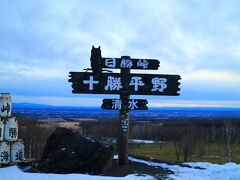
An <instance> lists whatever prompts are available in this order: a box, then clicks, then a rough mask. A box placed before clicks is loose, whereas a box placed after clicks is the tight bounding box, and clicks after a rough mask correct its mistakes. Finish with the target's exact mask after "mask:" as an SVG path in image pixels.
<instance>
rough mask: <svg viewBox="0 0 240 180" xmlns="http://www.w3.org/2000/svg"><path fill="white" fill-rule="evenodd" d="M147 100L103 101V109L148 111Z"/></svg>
mask: <svg viewBox="0 0 240 180" xmlns="http://www.w3.org/2000/svg"><path fill="white" fill-rule="evenodd" d="M147 103H148V102H147V100H146V99H129V100H121V99H103V104H102V107H101V108H102V109H109V110H148V107H147Z"/></svg>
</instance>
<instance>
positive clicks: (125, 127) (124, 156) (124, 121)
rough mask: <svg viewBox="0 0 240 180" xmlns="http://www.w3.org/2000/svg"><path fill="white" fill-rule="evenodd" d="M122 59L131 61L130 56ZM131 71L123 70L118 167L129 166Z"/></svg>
mask: <svg viewBox="0 0 240 180" xmlns="http://www.w3.org/2000/svg"><path fill="white" fill-rule="evenodd" d="M121 58H122V59H123V58H124V59H130V57H129V56H122V57H121ZM129 77H130V69H129V68H126V69H121V80H122V81H121V82H122V86H123V90H124V92H123V93H121V94H120V99H121V100H122V102H123V104H122V109H121V110H120V111H119V123H118V165H119V166H124V165H128V138H129V110H128V101H129V99H130V98H129V97H130V95H129V90H128V88H129V79H130V78H129Z"/></svg>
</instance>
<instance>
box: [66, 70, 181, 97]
mask: <svg viewBox="0 0 240 180" xmlns="http://www.w3.org/2000/svg"><path fill="white" fill-rule="evenodd" d="M69 77H70V79H69V80H68V81H69V82H72V88H73V90H72V92H73V93H78V94H121V93H123V94H129V95H166V96H168V95H169V96H178V95H179V93H178V91H179V90H180V88H179V87H178V86H179V85H180V83H179V82H178V80H180V79H181V78H180V76H179V75H168V74H128V75H127V77H124V80H125V81H124V82H122V81H121V80H122V77H121V74H120V73H102V77H101V80H97V79H95V78H94V75H93V73H89V72H70V75H69ZM123 83H124V84H128V89H126V88H123Z"/></svg>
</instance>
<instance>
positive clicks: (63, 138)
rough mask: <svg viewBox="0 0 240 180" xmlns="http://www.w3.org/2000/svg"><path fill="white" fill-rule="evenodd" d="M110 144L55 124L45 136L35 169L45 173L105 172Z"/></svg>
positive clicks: (109, 164) (109, 157) (111, 153)
mask: <svg viewBox="0 0 240 180" xmlns="http://www.w3.org/2000/svg"><path fill="white" fill-rule="evenodd" d="M113 150H114V148H113V145H112V144H109V143H106V142H103V141H99V140H96V139H93V138H89V137H84V136H81V135H79V134H77V133H74V132H73V131H71V130H69V129H66V128H57V129H56V130H55V131H54V132H53V133H52V134H51V135H50V136H49V138H48V140H47V143H46V145H45V148H44V150H43V153H42V158H41V160H40V164H39V170H40V171H42V172H47V173H90V174H99V173H103V172H105V171H106V170H107V169H108V168H109V167H110V166H111V162H112V159H113V154H114V153H113Z"/></svg>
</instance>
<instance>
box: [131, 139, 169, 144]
mask: <svg viewBox="0 0 240 180" xmlns="http://www.w3.org/2000/svg"><path fill="white" fill-rule="evenodd" d="M129 142H130V143H135V144H152V143H160V144H161V143H166V142H165V141H153V140H142V139H130V140H129Z"/></svg>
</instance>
